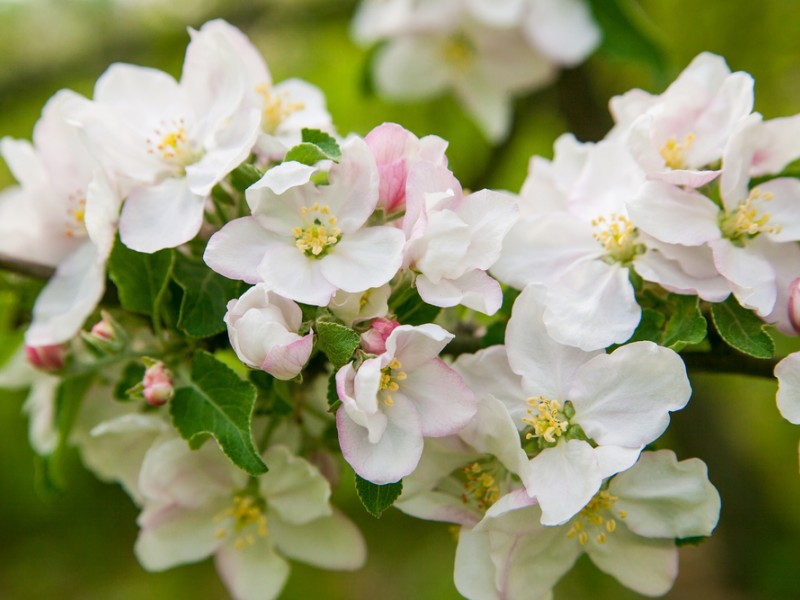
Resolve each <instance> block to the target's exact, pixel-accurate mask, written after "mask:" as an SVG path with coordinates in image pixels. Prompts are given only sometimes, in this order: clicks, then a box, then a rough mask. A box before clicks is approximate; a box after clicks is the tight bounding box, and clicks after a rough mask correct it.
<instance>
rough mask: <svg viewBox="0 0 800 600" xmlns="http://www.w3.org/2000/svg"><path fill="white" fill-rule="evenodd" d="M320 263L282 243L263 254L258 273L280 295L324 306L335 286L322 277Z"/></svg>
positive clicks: (296, 300)
mask: <svg viewBox="0 0 800 600" xmlns="http://www.w3.org/2000/svg"><path fill="white" fill-rule="evenodd" d="M321 264H322V261H321V260H317V259H315V258H311V257H308V256H306V255H305V254H304V253H303V252H302V251H301V250H299V249H298V248H297V247H296V246H295V245H294V244H293V243H291V242H284V241H283V240H281V241H280V242H279V243H276V244H274V245H273V246H272V247H270V249H269V251H268V252H267V253H266V254H265V255H264V257H263V259H262V261H261V264H260V265H259V268H258V274H259V275H260V276H261V279H262V280H263V282H264V284H265V285H266V286H267V287H268V288H269V289H271V290H273V291H275V292H277V293H278V294H280V295H281V296H284V297H286V298H289V299H291V300H294V301H295V302H303V303H305V304H313V305H314V306H325V305H326V304H328V302H330V300H331V297H332V296H333V294H334V293H335V292H336V287H335V286H333V285H332V284H331V283H330V282H329V281H328V280H327V279H326V278H325V277H324V276H323V274H322V269H321ZM368 287H369V286H368Z"/></svg>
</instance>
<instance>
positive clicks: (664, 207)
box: [628, 181, 721, 246]
mask: <svg viewBox="0 0 800 600" xmlns="http://www.w3.org/2000/svg"><path fill="white" fill-rule="evenodd" d="M719 213H720V210H719V207H718V206H717V205H716V204H714V203H713V202H712V201H711V200H709V199H708V198H706V197H705V196H703V195H702V194H698V193H697V192H695V191H693V190H692V191H689V190H683V189H681V188H679V187H675V186H673V185H669V184H666V183H661V182H655V181H651V182H648V183H646V184H645V185H644V186H643V187H642V189H641V191H640V193H639V195H638V196H637V197H636V198H635V199H634V200H633V201H631V202H630V203H629V204H628V216H629V217H630V219H631V221H633V223H635V224H636V227H638V228H640V229H641V230H643V231H645V232H647V233H649V234H650V235H652V236H653V237H655V238H657V239H659V240H661V241H662V242H667V243H668V244H683V245H684V246H700V245H702V244H705V243H706V242H709V241H711V240H716V239H718V238H719V237H720V236H721V233H720V230H719Z"/></svg>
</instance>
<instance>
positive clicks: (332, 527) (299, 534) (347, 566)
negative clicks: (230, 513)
mask: <svg viewBox="0 0 800 600" xmlns="http://www.w3.org/2000/svg"><path fill="white" fill-rule="evenodd" d="M268 523H269V524H268V527H269V535H270V536H272V535H274V536H275V546H276V547H277V548H278V550H280V552H281V554H283V555H285V556H287V557H289V558H291V559H293V560H299V561H300V562H304V563H307V564H309V565H314V566H315V567H319V568H321V569H333V570H336V571H342V570H343V571H353V570H355V569H359V568H361V567H362V566H363V565H364V561H365V560H366V558H367V547H366V544H365V543H364V538H363V537H362V535H361V532H360V531H359V530H358V528H357V527H356V526H355V525H354V524H353V523H352V522H351V521H350V520H349V519H347V518H346V517H345V516H344V515H342V514H341V513H339V512H335V513H333V514H332V515H330V516H328V517H321V518H319V519H316V520H314V521H309V522H308V523H305V524H303V525H289V524H286V523H283V522H282V521H280V520H271V521H269V522H268Z"/></svg>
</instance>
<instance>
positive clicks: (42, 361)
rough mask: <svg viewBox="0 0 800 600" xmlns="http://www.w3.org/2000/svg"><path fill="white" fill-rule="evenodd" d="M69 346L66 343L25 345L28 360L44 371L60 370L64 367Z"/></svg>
mask: <svg viewBox="0 0 800 600" xmlns="http://www.w3.org/2000/svg"><path fill="white" fill-rule="evenodd" d="M66 353H67V348H66V346H65V345H64V344H51V345H48V346H25V355H26V356H27V357H28V362H29V363H30V364H32V365H33V366H34V367H36V368H37V369H42V370H43V371H59V370H61V369H63V368H64V357H65V356H66Z"/></svg>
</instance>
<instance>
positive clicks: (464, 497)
mask: <svg viewBox="0 0 800 600" xmlns="http://www.w3.org/2000/svg"><path fill="white" fill-rule="evenodd" d="M461 472H462V473H463V474H464V476H465V477H466V481H465V482H464V492H463V493H462V494H461V501H462V502H463V503H464V504H470V503H474V504H475V505H476V506H477V508H478V509H479V510H481V511H486V510H487V509H488V508H489V507H490V506H492V504H494V503H495V502H497V500H498V498H500V486H499V485H498V484H497V481H496V479H495V478H494V477H493V476H492V475H491V474H490V473H488V472H486V471H485V470H484V468H483V467H482V466H481V465H480V463H477V462H475V463H472V464H471V465H467V466H466V467H462V469H461Z"/></svg>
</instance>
